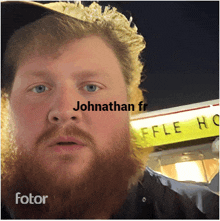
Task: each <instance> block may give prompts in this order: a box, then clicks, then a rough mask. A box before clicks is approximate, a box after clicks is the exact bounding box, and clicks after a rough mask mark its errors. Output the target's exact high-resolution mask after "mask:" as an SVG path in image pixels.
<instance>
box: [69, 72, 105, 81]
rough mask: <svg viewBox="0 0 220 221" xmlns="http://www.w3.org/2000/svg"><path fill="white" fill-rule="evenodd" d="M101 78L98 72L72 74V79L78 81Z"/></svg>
mask: <svg viewBox="0 0 220 221" xmlns="http://www.w3.org/2000/svg"><path fill="white" fill-rule="evenodd" d="M96 76H101V73H100V72H93V71H82V72H78V73H76V74H73V77H74V79H76V80H79V79H81V78H88V77H96Z"/></svg>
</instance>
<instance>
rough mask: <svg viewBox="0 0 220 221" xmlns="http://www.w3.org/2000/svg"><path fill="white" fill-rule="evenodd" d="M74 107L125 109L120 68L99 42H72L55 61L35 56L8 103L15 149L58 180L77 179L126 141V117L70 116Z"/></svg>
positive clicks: (109, 113)
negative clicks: (120, 106) (118, 106)
mask: <svg viewBox="0 0 220 221" xmlns="http://www.w3.org/2000/svg"><path fill="white" fill-rule="evenodd" d="M77 101H79V102H80V104H88V101H90V103H92V104H108V103H109V102H114V101H116V102H117V103H119V104H126V103H127V93H126V85H125V82H124V78H123V75H122V72H121V68H120V64H119V62H118V60H117V58H116V56H115V54H114V53H113V51H112V49H110V48H109V47H108V46H107V44H105V42H104V41H103V40H102V39H101V38H99V37H97V36H90V37H87V38H83V39H80V40H76V41H74V42H71V43H69V44H68V45H66V46H65V47H63V48H62V49H60V56H58V57H56V58H54V57H52V56H44V57H42V56H39V55H37V54H36V55H34V56H32V57H29V58H27V59H26V60H25V61H23V62H22V63H21V64H20V66H19V67H18V69H17V72H16V76H15V80H14V85H13V88H12V93H11V98H10V106H11V112H12V119H13V123H14V124H15V138H16V143H17V146H18V148H20V150H21V151H22V152H25V153H28V154H29V153H30V154H34V156H35V159H36V160H37V161H39V162H40V164H41V165H43V167H44V168H45V170H46V171H48V172H49V173H51V174H54V175H56V177H57V178H58V179H59V177H60V179H61V178H62V179H63V178H65V179H68V178H69V177H78V178H79V179H80V177H81V176H83V173H85V172H86V171H88V169H89V168H90V166H91V165H92V162H93V161H94V160H95V159H96V158H95V155H96V154H99V155H100V156H101V155H102V154H103V156H104V154H105V153H107V152H111V151H113V152H114V151H115V150H114V149H115V148H116V149H117V147H114V144H118V143H120V142H123V141H125V139H126V140H127V141H128V140H129V123H128V122H129V118H128V113H127V112H126V111H82V110H78V111H74V110H73V108H77ZM122 137H123V138H122ZM72 142H75V143H76V144H74V143H72ZM128 143H129V142H128ZM113 148H114V149H113ZM124 152H129V145H127V147H126V149H124Z"/></svg>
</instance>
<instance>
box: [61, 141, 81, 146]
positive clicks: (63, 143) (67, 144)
mask: <svg viewBox="0 0 220 221" xmlns="http://www.w3.org/2000/svg"><path fill="white" fill-rule="evenodd" d="M57 145H59V146H71V145H77V143H75V142H58V143H57Z"/></svg>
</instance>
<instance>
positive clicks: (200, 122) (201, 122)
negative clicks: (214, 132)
mask: <svg viewBox="0 0 220 221" xmlns="http://www.w3.org/2000/svg"><path fill="white" fill-rule="evenodd" d="M202 118H203V121H199V118H198V117H197V121H198V124H199V129H201V130H202V127H201V124H204V125H205V128H208V127H207V125H206V122H205V117H202Z"/></svg>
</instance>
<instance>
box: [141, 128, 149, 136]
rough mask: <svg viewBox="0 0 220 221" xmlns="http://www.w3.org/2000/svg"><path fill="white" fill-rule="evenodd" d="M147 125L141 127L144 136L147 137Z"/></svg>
mask: <svg viewBox="0 0 220 221" xmlns="http://www.w3.org/2000/svg"><path fill="white" fill-rule="evenodd" d="M147 129H148V128H147V127H144V128H141V132H142V134H143V137H145V134H148V132H145V130H147Z"/></svg>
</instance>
